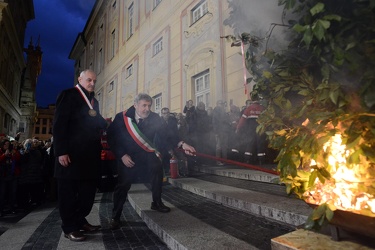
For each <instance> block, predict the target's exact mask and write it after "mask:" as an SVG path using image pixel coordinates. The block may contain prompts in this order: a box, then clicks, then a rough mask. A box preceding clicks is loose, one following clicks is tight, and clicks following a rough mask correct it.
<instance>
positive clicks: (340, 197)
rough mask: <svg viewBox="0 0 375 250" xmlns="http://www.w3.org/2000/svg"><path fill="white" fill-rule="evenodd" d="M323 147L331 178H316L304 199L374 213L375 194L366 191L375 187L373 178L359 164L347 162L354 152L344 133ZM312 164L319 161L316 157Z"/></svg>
mask: <svg viewBox="0 0 375 250" xmlns="http://www.w3.org/2000/svg"><path fill="white" fill-rule="evenodd" d="M323 151H324V153H325V154H327V161H328V164H329V167H328V168H327V169H328V171H329V172H330V174H331V177H332V178H331V179H330V180H326V181H324V183H322V182H321V181H320V180H319V178H316V179H315V183H314V186H313V187H312V188H311V189H310V190H309V191H306V192H305V193H304V198H305V201H306V202H307V203H311V204H315V205H320V204H323V203H327V204H328V205H329V206H330V207H331V208H332V207H333V208H334V209H339V210H345V211H350V212H353V213H358V214H362V215H366V216H371V217H375V197H374V195H371V194H369V193H366V192H365V191H366V190H367V188H369V187H370V188H371V187H372V188H374V183H375V182H374V179H373V177H372V176H371V174H370V173H367V172H366V171H364V170H366V169H365V168H363V167H362V166H361V165H360V164H347V161H346V159H347V157H348V156H349V155H350V154H351V153H352V152H351V151H350V150H348V149H347V148H346V146H345V145H344V144H342V139H341V135H339V134H336V135H335V136H333V137H332V138H331V140H330V141H328V142H327V143H326V144H325V145H324V147H323ZM311 165H316V163H315V162H314V161H313V162H311ZM318 167H319V166H318ZM369 177H370V178H369Z"/></svg>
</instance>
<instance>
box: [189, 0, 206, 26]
mask: <svg viewBox="0 0 375 250" xmlns="http://www.w3.org/2000/svg"><path fill="white" fill-rule="evenodd" d="M207 12H208V4H207V1H201V2H200V3H199V4H198V5H197V6H195V7H194V8H193V9H192V10H191V13H192V17H193V19H192V20H193V23H195V22H196V21H198V20H199V19H200V18H201V17H202V16H204V15H205V14H206V13H207Z"/></svg>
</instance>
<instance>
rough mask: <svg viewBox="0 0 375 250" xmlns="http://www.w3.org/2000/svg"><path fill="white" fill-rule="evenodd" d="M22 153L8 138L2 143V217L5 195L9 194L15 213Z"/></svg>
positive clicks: (0, 178) (0, 172)
mask: <svg viewBox="0 0 375 250" xmlns="http://www.w3.org/2000/svg"><path fill="white" fill-rule="evenodd" d="M19 160H20V153H19V152H18V150H17V149H15V148H13V147H12V144H11V142H10V141H9V140H8V139H5V140H3V141H1V143H0V217H2V216H3V212H4V211H3V209H4V205H5V197H6V196H7V195H6V194H8V203H9V207H10V212H11V213H15V206H16V200H17V196H16V195H17V176H18V174H19V171H20V170H19V165H18V164H19Z"/></svg>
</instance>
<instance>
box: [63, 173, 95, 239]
mask: <svg viewBox="0 0 375 250" xmlns="http://www.w3.org/2000/svg"><path fill="white" fill-rule="evenodd" d="M96 186H97V180H66V179H58V180H57V190H58V200H59V211H60V217H61V220H62V225H61V228H62V230H63V231H64V233H66V234H68V233H71V232H74V231H79V230H80V229H81V228H82V226H83V225H84V224H86V223H88V222H87V220H86V218H85V217H86V216H87V215H89V214H90V212H91V209H92V206H93V204H94V199H95V193H96Z"/></svg>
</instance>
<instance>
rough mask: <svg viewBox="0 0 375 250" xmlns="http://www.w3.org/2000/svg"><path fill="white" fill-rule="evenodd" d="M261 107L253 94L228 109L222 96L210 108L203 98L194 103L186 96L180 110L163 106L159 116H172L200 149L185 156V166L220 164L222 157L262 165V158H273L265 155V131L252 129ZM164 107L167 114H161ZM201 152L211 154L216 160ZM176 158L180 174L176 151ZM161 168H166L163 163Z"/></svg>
mask: <svg viewBox="0 0 375 250" xmlns="http://www.w3.org/2000/svg"><path fill="white" fill-rule="evenodd" d="M264 109H265V105H264V104H263V103H262V102H261V101H260V100H258V98H257V97H256V96H254V97H252V99H251V100H247V101H246V103H245V106H243V107H241V108H239V107H238V106H236V105H233V104H232V105H230V107H229V110H227V104H226V102H225V101H222V100H218V101H217V102H216V107H214V108H213V109H212V108H211V107H208V108H207V109H206V107H205V104H204V103H203V102H199V103H198V104H197V105H196V106H194V104H193V101H192V100H189V101H188V102H187V103H186V106H185V107H184V110H183V113H169V109H168V108H163V109H162V116H164V119H165V120H166V121H167V120H172V117H173V119H176V120H177V130H178V133H179V135H180V137H181V138H183V140H185V141H187V142H188V143H190V144H191V145H192V146H194V147H195V149H196V150H197V152H198V153H200V154H199V155H198V156H197V157H194V158H188V159H187V161H188V165H189V166H193V165H201V164H211V165H212V164H216V165H219V166H222V165H225V160H226V159H229V160H235V161H240V162H244V163H249V164H255V165H262V164H264V163H266V159H267V161H268V162H272V160H273V158H272V157H273V156H269V157H266V153H268V151H269V149H268V148H267V145H266V137H265V135H259V134H258V133H256V127H257V126H258V122H257V118H258V116H259V115H260V114H261V113H262V111H263V110H264ZM166 110H167V111H168V112H167V115H168V116H169V117H168V118H166V117H165V114H163V113H165V111H166ZM173 124H174V123H173ZM173 126H175V125H173ZM205 155H209V156H214V157H215V159H216V160H212V159H213V157H206V156H205ZM181 157H182V158H181ZM177 158H179V160H180V161H179V163H180V164H179V170H180V174H181V173H182V174H181V175H186V174H188V172H187V171H188V170H187V168H185V164H184V163H183V162H184V158H183V155H182V156H181V155H178V157H177ZM165 162H167V161H165ZM165 170H166V172H168V166H167V164H165Z"/></svg>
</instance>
